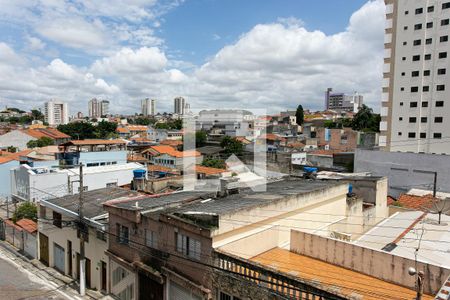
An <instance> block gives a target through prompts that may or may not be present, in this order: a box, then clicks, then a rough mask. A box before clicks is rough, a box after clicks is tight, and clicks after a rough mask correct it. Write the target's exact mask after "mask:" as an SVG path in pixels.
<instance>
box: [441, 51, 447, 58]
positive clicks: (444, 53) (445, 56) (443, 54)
mask: <svg viewBox="0 0 450 300" xmlns="http://www.w3.org/2000/svg"><path fill="white" fill-rule="evenodd" d="M439 58H447V52H439Z"/></svg>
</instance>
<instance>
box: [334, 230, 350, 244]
mask: <svg viewBox="0 0 450 300" xmlns="http://www.w3.org/2000/svg"><path fill="white" fill-rule="evenodd" d="M330 237H331V238H333V239H337V240H341V241H346V242H350V241H351V240H352V235H351V234H348V233H344V232H339V231H332V232H331V233H330Z"/></svg>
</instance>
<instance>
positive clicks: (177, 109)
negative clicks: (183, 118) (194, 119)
mask: <svg viewBox="0 0 450 300" xmlns="http://www.w3.org/2000/svg"><path fill="white" fill-rule="evenodd" d="M173 106H174V109H173V112H174V113H175V114H178V115H184V112H185V108H186V101H185V100H184V98H183V97H176V98H175V99H173Z"/></svg>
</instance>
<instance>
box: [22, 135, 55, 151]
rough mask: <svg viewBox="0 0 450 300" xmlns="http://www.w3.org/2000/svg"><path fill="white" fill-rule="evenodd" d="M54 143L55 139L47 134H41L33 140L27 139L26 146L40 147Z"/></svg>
mask: <svg viewBox="0 0 450 300" xmlns="http://www.w3.org/2000/svg"><path fill="white" fill-rule="evenodd" d="M53 144H55V141H54V140H53V139H51V138H49V137H47V136H43V137H41V138H39V139H37V140H35V141H29V142H28V143H27V147H28V148H37V147H38V148H40V147H45V146H50V145H53Z"/></svg>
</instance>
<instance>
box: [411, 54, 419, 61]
mask: <svg viewBox="0 0 450 300" xmlns="http://www.w3.org/2000/svg"><path fill="white" fill-rule="evenodd" d="M412 60H413V61H419V60H420V55H414V56H413V57H412Z"/></svg>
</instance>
